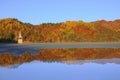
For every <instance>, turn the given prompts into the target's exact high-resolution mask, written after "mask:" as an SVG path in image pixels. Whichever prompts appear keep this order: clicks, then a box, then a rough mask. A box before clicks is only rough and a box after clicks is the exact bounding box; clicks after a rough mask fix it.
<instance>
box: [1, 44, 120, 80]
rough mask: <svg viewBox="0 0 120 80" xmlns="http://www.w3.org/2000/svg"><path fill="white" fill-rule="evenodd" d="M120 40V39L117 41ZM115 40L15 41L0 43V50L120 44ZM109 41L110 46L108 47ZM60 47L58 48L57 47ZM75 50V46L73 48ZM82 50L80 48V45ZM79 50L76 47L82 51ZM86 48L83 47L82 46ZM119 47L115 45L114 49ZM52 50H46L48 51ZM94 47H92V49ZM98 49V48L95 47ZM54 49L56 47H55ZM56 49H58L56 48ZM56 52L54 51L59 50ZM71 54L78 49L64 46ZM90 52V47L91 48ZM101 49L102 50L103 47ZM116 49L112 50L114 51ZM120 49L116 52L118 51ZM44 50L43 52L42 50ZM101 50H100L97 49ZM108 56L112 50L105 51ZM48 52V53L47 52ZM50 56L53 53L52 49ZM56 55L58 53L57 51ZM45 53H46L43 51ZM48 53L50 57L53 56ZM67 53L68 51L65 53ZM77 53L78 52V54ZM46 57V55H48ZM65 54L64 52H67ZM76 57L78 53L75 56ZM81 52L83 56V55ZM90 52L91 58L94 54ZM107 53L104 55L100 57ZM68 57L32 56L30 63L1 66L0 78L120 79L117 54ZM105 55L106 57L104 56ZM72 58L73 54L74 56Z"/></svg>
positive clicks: (41, 79) (19, 79) (22, 51)
mask: <svg viewBox="0 0 120 80" xmlns="http://www.w3.org/2000/svg"><path fill="white" fill-rule="evenodd" d="M119 44H120V43H119ZM119 44H117V43H111V44H102V43H98V44H96V43H94V44H92V45H91V44H89V45H88V43H85V44H81V45H80V44H62V45H61V44H41V45H40V44H34V45H31V44H29V45H18V44H6V45H4V44H1V45H0V53H4V52H11V53H13V54H14V55H19V54H23V53H24V52H26V51H29V52H30V53H31V54H37V53H38V52H40V50H41V49H43V48H85V47H87V46H88V47H87V48H93V47H99V48H102V47H103V46H105V47H104V48H114V47H115V48H116V47H117V48H120V45H119ZM110 45H111V46H112V45H113V46H112V47H110ZM58 50H59V49H58ZM75 50H76V49H75ZM81 50H82V52H84V50H83V49H81ZM81 50H78V52H79V51H81ZM85 50H86V49H85ZM116 50H118V49H116ZM50 51H52V50H48V51H47V52H50ZM92 51H94V50H92ZM98 51H99V50H98ZM54 52H56V50H54ZM58 52H59V51H58ZM58 52H56V53H58ZM61 52H66V53H68V54H69V53H70V54H73V56H75V54H74V53H78V52H75V51H73V50H70V51H69V49H68V50H64V49H63V51H61ZM90 52H91V50H90ZM103 52H104V51H103ZM114 52H115V51H113V53H114ZM118 52H119V51H117V52H116V54H117V55H118V54H119V53H118ZM43 54H45V52H44V53H43ZM99 54H100V53H99ZM107 54H108V55H109V56H113V54H112V53H111V54H109V53H107ZM48 55H49V54H48ZM51 55H52V56H53V53H52V52H51ZM58 55H59V54H58ZM43 56H47V55H43ZM52 56H51V58H53V57H52ZM68 56H69V55H68ZM79 56H80V55H79ZM47 57H49V56H47ZM66 57H67V56H66ZM75 57H76V58H77V56H75ZM84 57H85V56H84V54H83V58H84ZM93 57H94V55H93V56H91V57H90V58H93ZM104 57H106V56H103V58H104ZM67 58H68V61H59V62H57V61H54V62H48V61H45V62H43V61H36V60H33V61H32V62H29V63H22V64H14V65H11V66H0V80H120V58H114V57H113V58H112V59H96V60H72V61H69V59H70V60H71V57H70V56H69V57H67ZM106 58H108V57H106ZM73 59H74V58H73Z"/></svg>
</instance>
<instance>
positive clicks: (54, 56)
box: [0, 48, 120, 65]
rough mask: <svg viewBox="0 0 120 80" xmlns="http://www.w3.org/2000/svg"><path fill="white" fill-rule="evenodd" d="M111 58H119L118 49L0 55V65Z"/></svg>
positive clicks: (58, 50)
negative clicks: (37, 61) (33, 54)
mask: <svg viewBox="0 0 120 80" xmlns="http://www.w3.org/2000/svg"><path fill="white" fill-rule="evenodd" d="M111 58H120V49H119V48H104V49H101V48H99V49H98V48H84V49H82V48H80V49H77V48H74V49H66V48H65V49H43V50H42V51H41V52H40V53H38V54H37V55H35V56H32V55H31V54H30V53H29V52H26V53H24V54H22V55H19V56H14V55H13V54H12V53H6V54H0V65H12V64H20V63H24V62H30V61H33V60H40V61H47V62H52V61H61V62H62V61H73V60H94V59H111Z"/></svg>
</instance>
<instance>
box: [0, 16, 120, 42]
mask: <svg viewBox="0 0 120 80" xmlns="http://www.w3.org/2000/svg"><path fill="white" fill-rule="evenodd" d="M20 31H21V32H22V35H23V39H24V41H30V42H120V20H115V21H105V20H99V21H95V22H83V21H66V22H63V23H43V24H40V25H32V24H29V23H23V22H21V21H19V20H17V19H14V18H6V19H1V20H0V42H11V41H12V42H17V38H18V34H19V32H20Z"/></svg>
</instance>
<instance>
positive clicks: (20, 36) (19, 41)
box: [18, 32, 23, 43]
mask: <svg viewBox="0 0 120 80" xmlns="http://www.w3.org/2000/svg"><path fill="white" fill-rule="evenodd" d="M18 43H23V38H22V35H21V32H19V36H18Z"/></svg>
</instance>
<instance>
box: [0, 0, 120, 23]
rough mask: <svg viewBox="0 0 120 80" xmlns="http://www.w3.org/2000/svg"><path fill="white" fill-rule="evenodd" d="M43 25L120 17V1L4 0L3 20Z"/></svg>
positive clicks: (0, 6) (0, 7) (1, 4)
mask: <svg viewBox="0 0 120 80" xmlns="http://www.w3.org/2000/svg"><path fill="white" fill-rule="evenodd" d="M2 18H17V19H19V20H20V21H22V22H27V23H32V24H40V23H47V22H52V23H56V22H64V21H68V20H69V21H72V20H83V21H85V22H91V21H95V20H101V19H104V20H115V19H120V0H0V19H2Z"/></svg>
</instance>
